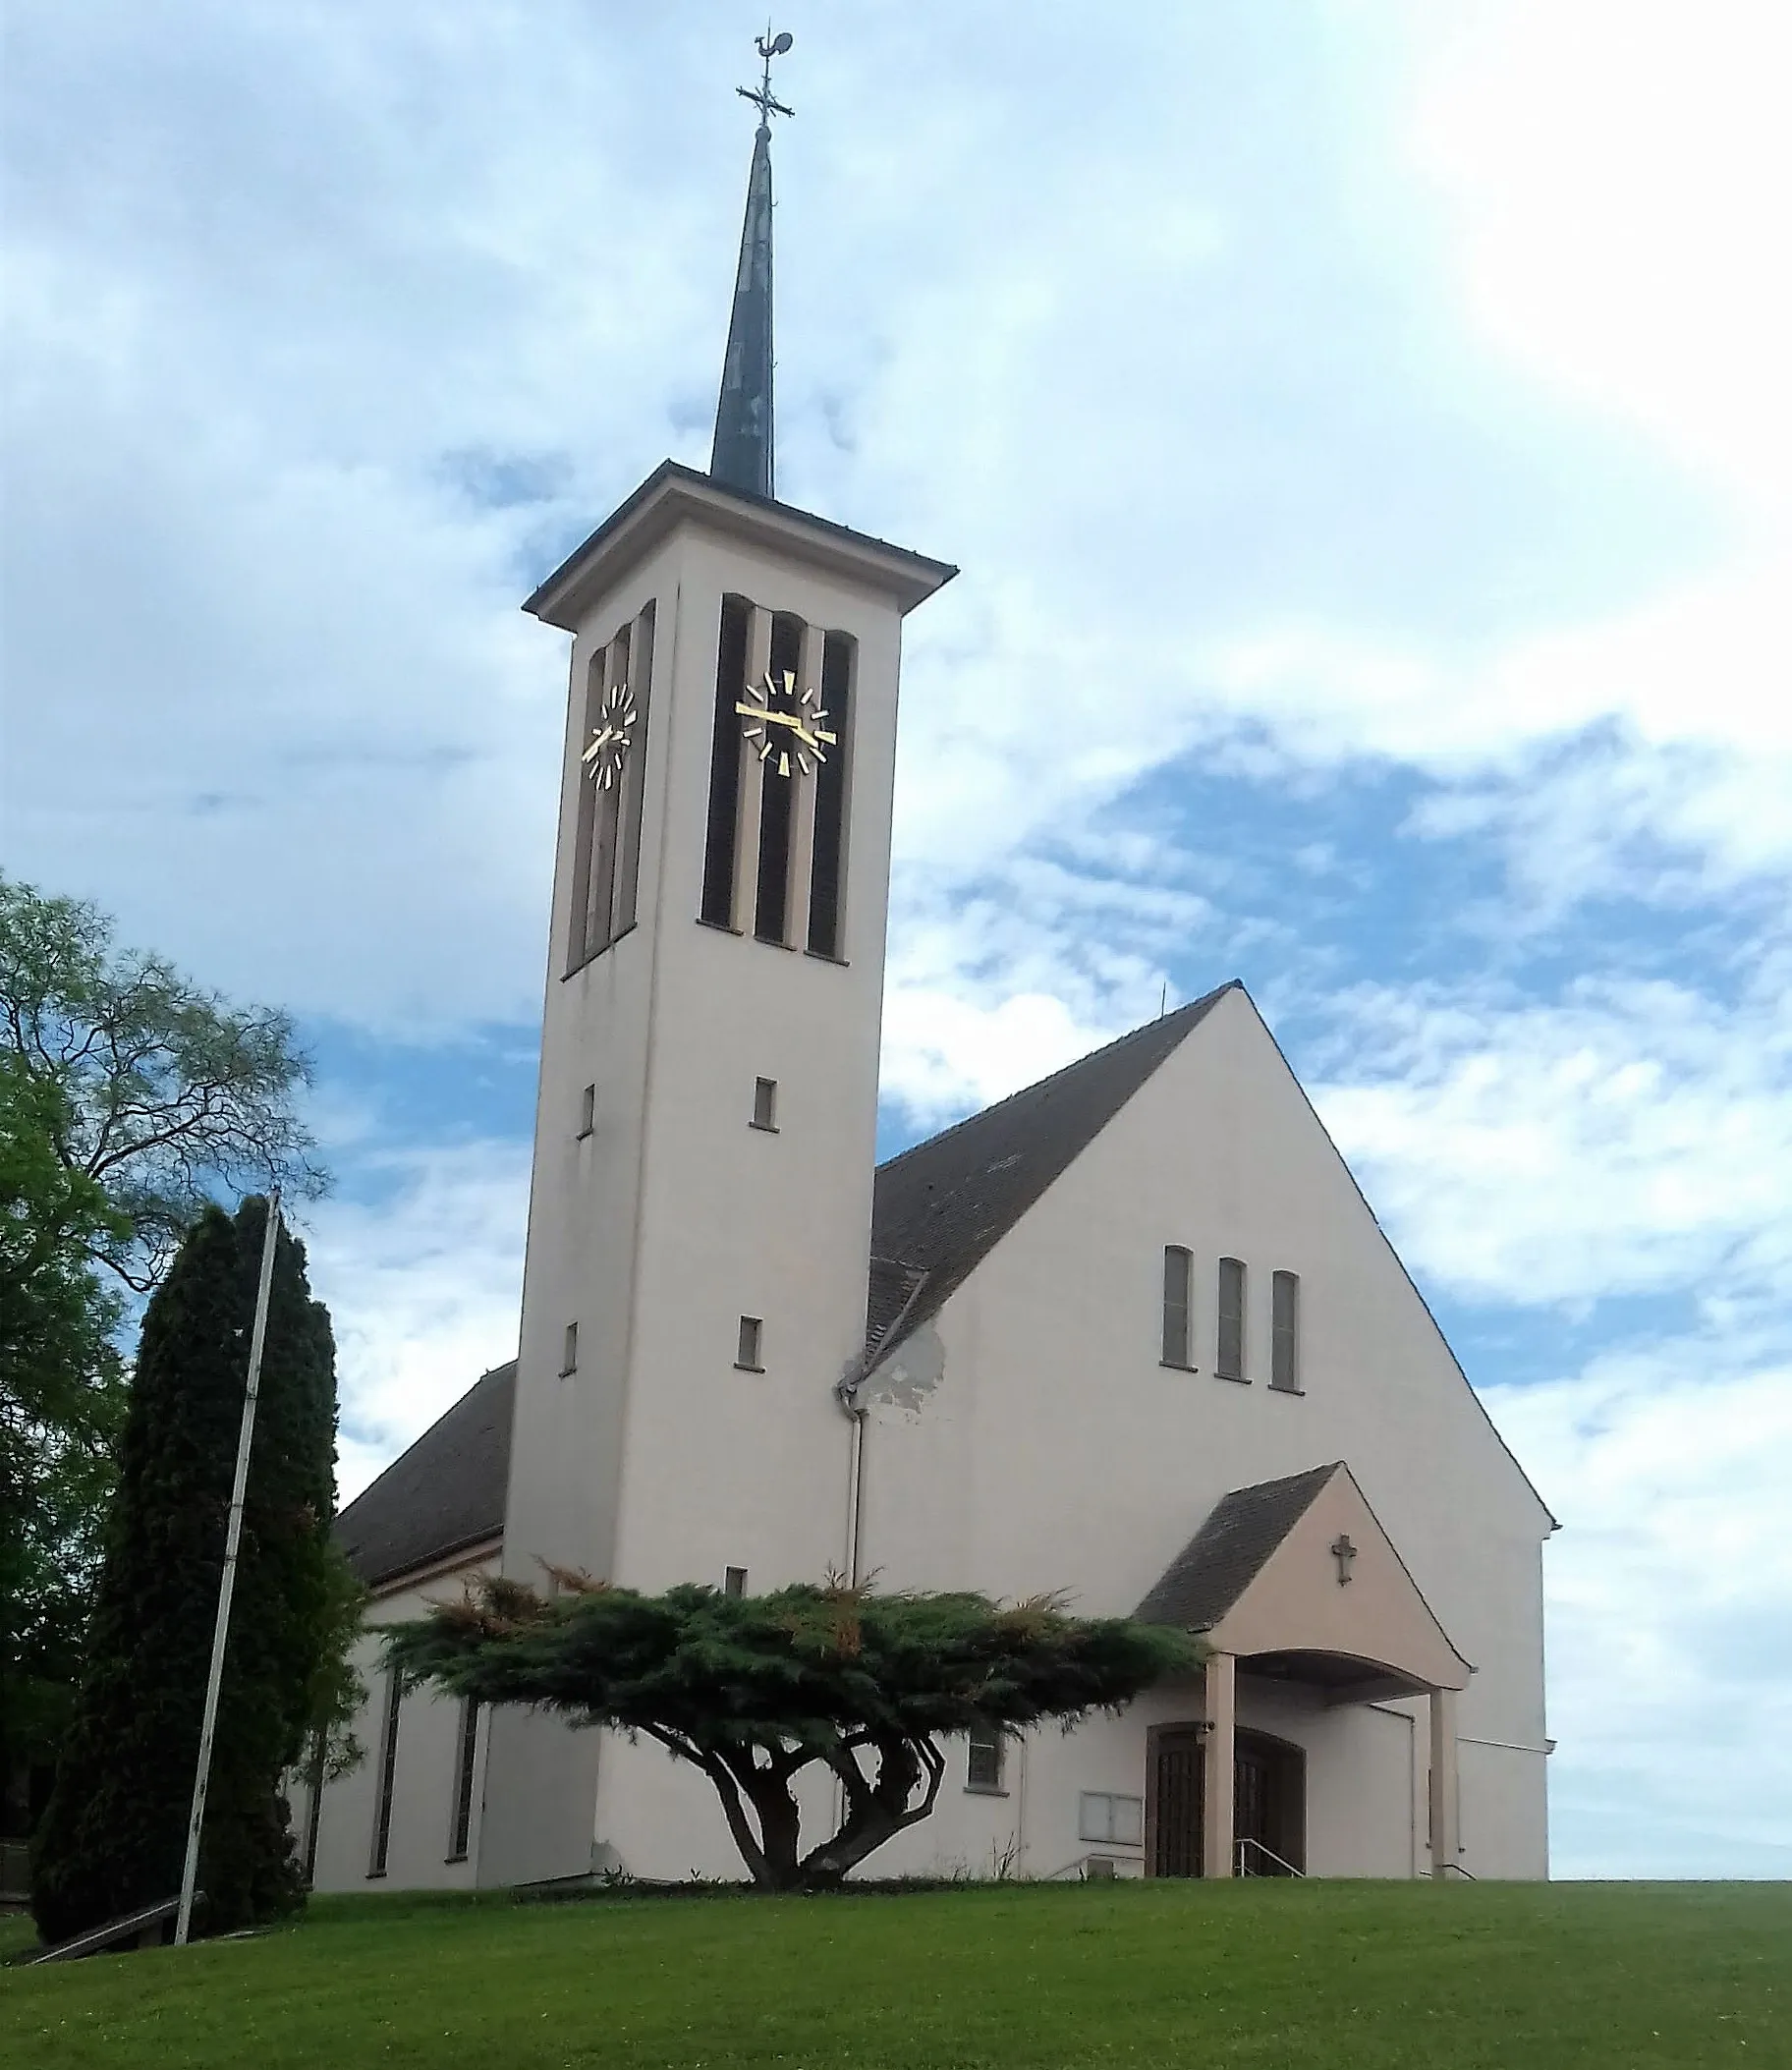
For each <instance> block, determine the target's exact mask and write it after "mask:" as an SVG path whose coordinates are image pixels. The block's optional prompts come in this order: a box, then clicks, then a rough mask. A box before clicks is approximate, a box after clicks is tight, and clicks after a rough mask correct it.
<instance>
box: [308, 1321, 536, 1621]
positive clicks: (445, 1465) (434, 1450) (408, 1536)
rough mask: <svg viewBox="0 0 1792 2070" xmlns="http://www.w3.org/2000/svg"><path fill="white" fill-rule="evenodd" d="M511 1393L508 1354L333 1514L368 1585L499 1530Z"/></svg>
mask: <svg viewBox="0 0 1792 2070" xmlns="http://www.w3.org/2000/svg"><path fill="white" fill-rule="evenodd" d="M516 1391H517V1362H516V1361H515V1360H514V1359H513V1360H512V1361H511V1362H510V1364H509V1365H508V1366H497V1367H494V1368H493V1369H492V1370H491V1371H490V1372H488V1373H485V1374H483V1375H482V1376H481V1377H480V1378H479V1379H477V1380H476V1381H475V1382H474V1384H473V1385H472V1386H471V1387H470V1388H468V1390H467V1392H466V1393H465V1394H464V1395H462V1396H461V1398H460V1400H459V1401H458V1402H456V1403H455V1405H454V1406H453V1408H451V1409H450V1410H449V1411H448V1412H447V1414H446V1415H444V1416H439V1417H437V1418H436V1420H435V1422H434V1423H432V1424H431V1425H430V1426H429V1427H428V1429H426V1430H425V1431H424V1432H423V1434H422V1435H421V1436H420V1438H419V1439H418V1440H417V1442H416V1443H415V1444H414V1445H412V1446H411V1448H410V1450H409V1451H405V1452H401V1453H400V1454H399V1456H398V1457H397V1458H396V1459H395V1460H393V1462H392V1464H391V1465H390V1466H389V1467H387V1469H386V1470H385V1472H384V1473H383V1474H381V1475H380V1477H379V1479H378V1480H377V1481H375V1482H374V1483H372V1485H371V1486H370V1487H367V1488H364V1490H363V1491H362V1492H361V1493H360V1494H359V1495H357V1496H356V1498H355V1500H354V1501H353V1502H351V1503H350V1504H349V1506H348V1508H347V1509H345V1510H344V1511H343V1512H342V1514H341V1515H340V1516H339V1517H338V1518H337V1519H336V1523H335V1527H334V1532H333V1536H334V1537H335V1539H336V1542H337V1543H338V1544H339V1545H340V1546H341V1547H342V1549H343V1551H344V1552H345V1553H346V1554H347V1555H348V1560H349V1564H350V1566H351V1567H353V1568H354V1570H355V1572H356V1573H357V1574H358V1575H359V1576H360V1577H361V1579H362V1580H363V1581H364V1582H365V1583H366V1584H367V1586H368V1587H369V1588H371V1587H374V1586H376V1585H377V1584H378V1583H380V1582H383V1581H390V1580H391V1579H392V1577H393V1576H394V1575H396V1574H403V1573H405V1572H406V1571H407V1570H408V1569H409V1568H412V1567H420V1566H422V1565H423V1564H424V1563H425V1562H426V1561H429V1560H436V1559H443V1558H445V1557H446V1556H447V1555H448V1554H449V1553H453V1552H459V1551H462V1550H463V1549H464V1548H465V1547H467V1546H469V1545H476V1544H478V1543H479V1542H480V1540H481V1539H491V1538H496V1537H497V1536H498V1534H499V1533H500V1532H501V1531H502V1530H503V1529H504V1498H505V1486H506V1483H507V1482H508V1481H509V1479H510V1418H511V1408H512V1404H513V1402H514V1400H515V1397H516Z"/></svg>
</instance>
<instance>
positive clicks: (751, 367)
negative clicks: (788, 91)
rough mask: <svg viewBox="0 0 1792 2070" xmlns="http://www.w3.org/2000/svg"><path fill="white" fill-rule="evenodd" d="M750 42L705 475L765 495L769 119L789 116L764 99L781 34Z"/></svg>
mask: <svg viewBox="0 0 1792 2070" xmlns="http://www.w3.org/2000/svg"><path fill="white" fill-rule="evenodd" d="M768 36H769V31H768V32H767V35H765V36H759V37H758V38H756V45H757V49H758V53H759V56H760V58H761V59H762V60H763V61H764V68H765V69H764V74H763V76H762V78H761V79H760V82H759V84H758V85H757V87H752V86H740V87H737V88H736V91H737V92H739V93H740V94H742V95H743V96H744V97H745V98H746V99H748V100H750V101H752V102H753V104H754V106H755V107H756V108H757V109H758V111H759V126H758V129H757V130H756V132H755V133H754V139H753V168H752V170H751V171H750V172H749V174H748V176H747V216H746V220H745V221H744V222H743V223H742V225H741V262H740V265H739V267H738V269H737V270H736V273H735V278H734V313H733V314H732V316H731V317H730V318H729V322H728V353H727V357H726V359H725V360H724V361H723V362H722V391H721V395H720V397H719V399H718V400H717V403H716V407H715V444H714V446H713V447H712V448H711V450H710V455H709V473H710V475H711V476H713V477H714V478H715V479H716V480H717V481H721V482H725V483H726V484H727V485H728V487H730V488H738V489H746V490H747V491H748V492H749V493H750V494H752V495H756V496H769V495H770V494H771V493H772V478H773V476H772V460H773V453H772V414H771V364H772V363H771V118H772V117H773V116H774V115H789V114H790V113H792V110H791V109H789V108H787V107H786V106H785V105H784V103H783V102H782V101H780V100H774V99H773V98H772V93H771V61H772V59H773V58H774V57H782V56H783V55H784V53H785V52H786V51H787V50H788V49H789V48H790V46H791V40H792V39H791V37H790V35H789V33H788V32H786V33H784V34H781V35H778V36H770V37H769V40H768V39H767V38H768Z"/></svg>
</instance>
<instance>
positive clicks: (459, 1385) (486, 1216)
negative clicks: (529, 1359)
mask: <svg viewBox="0 0 1792 2070" xmlns="http://www.w3.org/2000/svg"><path fill="white" fill-rule="evenodd" d="M360 1168H361V1171H362V1173H363V1174H364V1176H367V1177H371V1178H374V1179H376V1180H382V1181H384V1184H385V1190H384V1191H383V1193H382V1194H381V1196H380V1197H379V1198H376V1199H373V1200H365V1201H358V1202H348V1201H335V1202H325V1203H322V1204H321V1205H320V1206H318V1207H315V1208H313V1209H312V1210H311V1211H310V1213H309V1215H308V1225H307V1226H306V1227H305V1229H304V1231H303V1233H304V1234H305V1236H306V1239H307V1248H308V1253H309V1260H310V1279H311V1290H312V1292H313V1293H314V1294H315V1295H316V1296H317V1298H318V1299H319V1300H320V1301H322V1302H324V1303H325V1304H326V1305H327V1307H328V1308H329V1310H330V1312H331V1315H332V1316H333V1317H334V1320H335V1325H336V1371H337V1385H338V1394H339V1397H340V1400H341V1403H342V1431H341V1438H340V1442H339V1455H340V1456H339V1463H338V1467H337V1483H338V1493H339V1498H340V1499H341V1500H342V1501H344V1502H347V1501H349V1500H351V1499H352V1498H353V1497H354V1496H355V1495H357V1494H359V1493H360V1491H361V1490H362V1488H364V1486H365V1485H366V1483H368V1482H369V1481H371V1480H372V1479H373V1477H374V1475H375V1474H377V1473H379V1472H380V1471H381V1470H382V1469H383V1468H385V1467H386V1466H387V1465H389V1464H390V1463H391V1461H392V1460H393V1459H394V1458H395V1457H396V1456H397V1454H398V1453H399V1452H401V1451H402V1450H403V1449H404V1448H405V1446H406V1445H408V1444H409V1443H410V1442H411V1441H412V1439H413V1438H415V1437H417V1436H419V1435H420V1433H421V1432H422V1431H423V1430H424V1429H426V1428H427V1427H428V1426H429V1425H430V1424H431V1423H433V1422H434V1421H435V1419H436V1418H437V1417H438V1416H440V1415H441V1414H442V1412H443V1411H444V1410H445V1409H446V1408H448V1407H449V1405H450V1404H451V1403H452V1402H454V1401H455V1400H456V1399H457V1398H458V1397H459V1396H461V1395H462V1394H464V1393H465V1392H466V1391H467V1389H468V1388H469V1387H470V1386H472V1384H473V1383H474V1381H475V1380H476V1379H477V1378H478V1376H479V1374H480V1373H481V1372H484V1371H487V1370H488V1369H489V1368H491V1367H493V1366H501V1365H502V1364H503V1363H504V1362H505V1360H507V1359H511V1358H514V1357H515V1356H516V1350H517V1317H518V1314H519V1311H520V1308H521V1304H522V1285H523V1232H524V1227H525V1223H526V1219H527V1216H528V1210H529V1152H528V1149H527V1147H526V1146H523V1145H520V1144H512V1143H471V1144H464V1145H461V1146H458V1147H453V1148H447V1149H435V1150H411V1151H384V1152H373V1153H368V1154H364V1156H363V1158H362V1160H361V1167H360Z"/></svg>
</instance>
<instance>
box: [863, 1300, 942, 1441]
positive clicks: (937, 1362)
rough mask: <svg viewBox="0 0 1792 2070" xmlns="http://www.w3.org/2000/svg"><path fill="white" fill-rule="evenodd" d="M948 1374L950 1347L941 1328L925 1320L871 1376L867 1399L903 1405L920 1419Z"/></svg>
mask: <svg viewBox="0 0 1792 2070" xmlns="http://www.w3.org/2000/svg"><path fill="white" fill-rule="evenodd" d="M945 1376H946V1347H945V1343H944V1341H943V1339H942V1338H941V1336H940V1334H939V1332H938V1330H937V1329H935V1328H934V1327H933V1325H932V1323H930V1322H924V1323H923V1324H922V1325H921V1327H920V1328H919V1329H918V1330H917V1331H916V1332H915V1334H914V1335H913V1336H912V1337H905V1338H904V1339H903V1342H902V1349H901V1350H900V1351H899V1352H897V1353H896V1355H895V1356H894V1357H893V1358H891V1359H889V1360H888V1361H886V1362H885V1363H884V1364H883V1365H881V1366H878V1367H876V1368H874V1369H873V1370H872V1371H871V1372H870V1373H869V1374H868V1376H867V1378H866V1383H865V1394H866V1399H867V1401H870V1402H876V1403H878V1404H887V1405H888V1406H889V1407H890V1408H892V1409H900V1410H901V1411H902V1413H903V1415H904V1416H906V1417H907V1418H908V1420H909V1421H910V1422H911V1423H919V1422H920V1420H921V1412H922V1410H923V1409H924V1408H925V1407H926V1404H927V1397H928V1395H930V1394H931V1393H932V1392H933V1390H934V1388H936V1387H937V1386H938V1385H939V1383H940V1381H941V1380H943V1379H944V1378H945Z"/></svg>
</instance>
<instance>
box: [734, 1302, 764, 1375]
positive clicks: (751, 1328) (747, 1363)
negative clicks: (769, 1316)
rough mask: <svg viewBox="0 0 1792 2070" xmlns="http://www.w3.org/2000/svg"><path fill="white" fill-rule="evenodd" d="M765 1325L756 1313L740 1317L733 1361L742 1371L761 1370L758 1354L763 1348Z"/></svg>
mask: <svg viewBox="0 0 1792 2070" xmlns="http://www.w3.org/2000/svg"><path fill="white" fill-rule="evenodd" d="M764 1336H765V1325H764V1323H763V1322H762V1321H761V1320H760V1318H759V1317H758V1316H757V1315H743V1316H742V1317H741V1331H740V1336H739V1337H738V1339H737V1340H736V1343H735V1353H734V1363H735V1364H736V1365H737V1366H738V1367H739V1368H740V1369H741V1371H743V1372H763V1371H765V1368H764V1366H763V1364H762V1363H761V1359H760V1354H761V1352H762V1351H763V1349H764Z"/></svg>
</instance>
